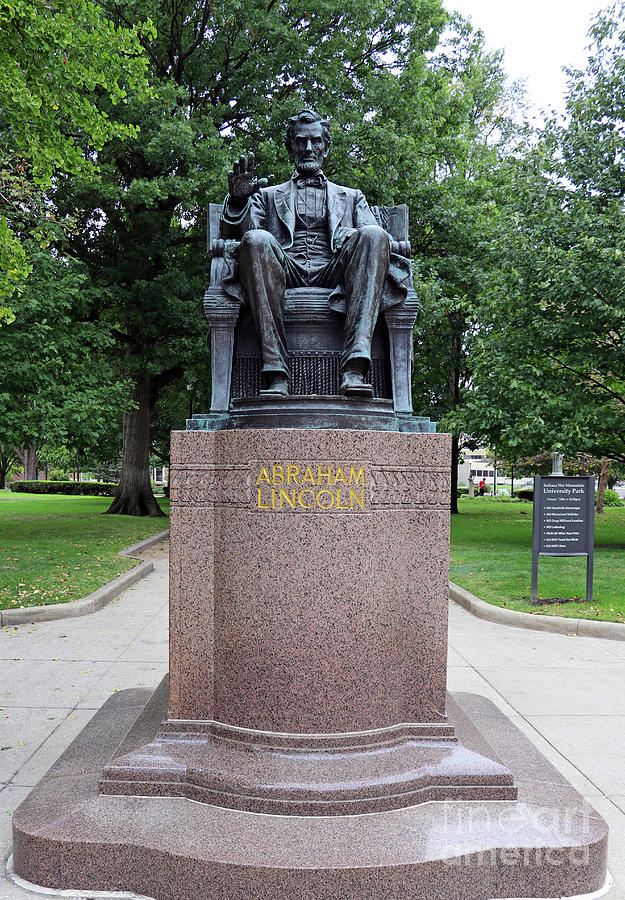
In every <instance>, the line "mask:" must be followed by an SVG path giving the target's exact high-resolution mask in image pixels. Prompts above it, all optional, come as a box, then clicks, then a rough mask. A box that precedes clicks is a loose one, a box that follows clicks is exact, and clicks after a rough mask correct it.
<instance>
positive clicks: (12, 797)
mask: <svg viewBox="0 0 625 900" xmlns="http://www.w3.org/2000/svg"><path fill="white" fill-rule="evenodd" d="M166 552H167V546H166V545H161V546H157V547H155V548H152V549H151V550H149V551H147V552H146V553H145V554H142V555H143V556H144V557H145V558H152V559H153V561H154V566H155V571H154V572H153V573H152V574H151V575H148V576H147V577H146V578H145V579H143V580H142V581H141V582H139V583H138V584H137V585H135V586H134V587H132V588H130V590H128V591H127V592H126V593H125V594H123V595H122V596H121V598H120V599H119V600H118V601H114V602H113V603H111V604H109V605H108V606H106V607H105V608H104V609H102V610H100V611H99V612H97V613H95V614H94V615H91V616H86V617H84V618H80V619H66V620H60V621H57V622H43V623H40V624H38V625H20V626H16V627H13V628H4V629H2V630H0V660H2V673H3V678H2V682H1V684H0V707H2V709H0V747H1V748H3V749H1V750H0V856H1V857H2V860H3V862H2V872H1V873H0V900H27V898H30V900H32V898H33V897H35V896H41V895H36V894H33V893H32V892H30V891H27V890H25V889H23V888H20V887H17V886H16V885H15V884H13V883H12V882H10V881H9V880H8V879H7V878H6V876H5V874H4V873H5V863H6V858H7V856H8V854H9V853H10V846H11V815H10V814H11V812H12V810H14V809H15V808H16V806H18V805H19V803H20V802H21V801H22V800H23V799H24V798H25V797H26V795H27V794H28V793H29V791H30V789H31V787H32V786H33V785H35V784H36V783H37V782H38V780H39V779H40V778H41V776H42V775H43V774H44V773H45V772H46V770H47V769H48V768H49V766H50V765H51V764H52V763H53V762H54V760H55V759H56V758H57V757H58V756H59V754H60V753H62V751H63V750H64V749H65V748H66V746H67V745H68V744H69V743H70V742H71V740H72V739H73V738H74V737H75V736H76V734H77V733H78V732H79V731H80V730H81V728H82V727H83V726H84V725H85V723H86V722H88V721H89V719H90V718H91V716H92V715H93V714H94V712H95V711H96V710H97V709H99V707H100V706H101V704H102V703H103V702H104V701H105V700H106V699H107V698H108V697H109V696H110V694H112V693H113V692H114V691H116V690H123V689H124V688H128V687H137V686H146V687H155V686H156V685H157V684H158V682H159V681H160V679H161V677H162V676H163V674H164V673H165V672H166V671H167V558H166ZM449 643H450V652H449V687H450V689H451V690H461V691H475V692H476V693H480V694H483V695H484V696H486V697H488V698H490V699H491V700H493V702H494V703H495V704H496V705H497V706H499V707H500V708H501V709H502V710H503V711H504V712H505V713H506V714H507V715H508V716H509V717H510V718H512V719H513V721H514V723H515V724H516V725H517V727H519V728H520V729H521V730H522V731H523V732H524V733H526V734H527V735H528V736H529V737H530V738H531V739H532V740H533V741H534V743H535V744H536V745H537V746H538V747H539V748H540V750H541V751H542V752H543V753H544V754H545V756H547V757H548V758H549V759H550V760H551V761H552V762H553V763H554V765H555V766H556V767H557V768H559V769H560V770H561V771H562V772H563V774H564V775H566V777H567V778H568V779H569V780H570V781H571V783H572V784H573V785H574V787H576V788H577V790H578V791H579V792H580V793H581V794H583V795H584V796H585V797H586V798H587V799H588V801H589V802H590V803H591V804H592V805H593V806H595V808H596V809H597V810H598V811H599V812H600V813H601V815H602V816H603V817H604V818H605V819H606V820H607V822H608V824H609V826H610V829H611V836H610V862H609V865H610V871H611V873H612V875H613V877H614V881H615V884H614V887H613V889H612V890H611V892H610V894H609V895H608V897H609V900H625V752H624V750H625V642H619V641H609V640H596V639H590V638H584V637H568V636H567V635H559V634H549V633H541V632H534V631H525V630H522V629H516V628H509V627H507V626H504V625H497V624H494V623H491V622H485V621H483V620H480V619H477V618H475V617H474V616H472V615H471V614H470V613H468V612H466V611H465V610H463V609H461V608H460V607H459V606H457V605H455V604H451V605H450V638H449ZM78 896H80V897H83V896H84V893H81V894H79V895H78ZM372 900H374V898H372Z"/></svg>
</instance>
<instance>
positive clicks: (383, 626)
mask: <svg viewBox="0 0 625 900" xmlns="http://www.w3.org/2000/svg"><path fill="white" fill-rule="evenodd" d="M448 459H449V436H448V435H435V434H423V435H420V434H400V433H392V432H371V431H370V432H358V431H332V430H323V431H321V430H312V429H299V430H291V429H268V430H262V429H250V430H248V431H232V432H174V433H173V435H172V480H171V501H172V510H171V539H170V554H171V555H170V559H171V563H170V566H171V579H170V605H171V627H170V633H171V638H170V679H171V688H170V707H169V717H170V718H171V719H174V720H180V719H183V720H184V719H191V720H208V721H217V722H221V723H224V724H227V725H233V726H235V727H238V728H249V729H255V730H259V731H269V732H276V733H296V734H301V733H305V734H315V733H325V734H335V733H337V732H352V731H368V730H372V729H377V728H388V727H392V726H395V725H397V724H400V723H423V722H425V723H435V722H444V721H445V661H446V654H447V591H448V559H449V463H448ZM289 466H291V467H292V468H291V476H292V478H291V483H287V479H288V467H289ZM274 467H276V468H275V477H274ZM309 467H310V469H309ZM308 469H309V473H308V475H307V470H308ZM265 472H266V473H267V477H268V478H269V479H270V481H271V482H273V481H276V482H277V483H276V484H275V485H274V484H273V483H267V480H266V477H265V475H264V473H265ZM328 472H331V473H332V475H331V479H330V478H328V477H327V474H328ZM281 478H284V480H285V483H283V484H279V483H278V482H280V479H281ZM296 480H297V483H296ZM330 480H331V481H332V482H333V483H331V484H330V483H329V482H330ZM313 481H314V484H313V483H312V482H313ZM280 489H282V490H283V491H285V493H286V495H287V496H286V497H285V496H284V495H280ZM259 490H260V492H261V494H260V502H259ZM273 490H275V491H276V494H275V495H273V493H272V492H273ZM339 492H340V493H339ZM352 492H353V493H352ZM280 501H282V507H280ZM293 502H295V508H294V509H293V508H292V507H291V505H290V503H293ZM273 506H275V508H272V507H273ZM417 623H418V627H417Z"/></svg>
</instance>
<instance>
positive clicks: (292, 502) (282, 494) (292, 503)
mask: <svg viewBox="0 0 625 900" xmlns="http://www.w3.org/2000/svg"><path fill="white" fill-rule="evenodd" d="M295 495H296V490H295V488H293V493H292V495H291V496H290V497H289V494H288V491H285V490H284V488H280V509H282V506H283V503H282V501H283V500H286V502H287V503H288V504H289V506H290V507H291V509H295Z"/></svg>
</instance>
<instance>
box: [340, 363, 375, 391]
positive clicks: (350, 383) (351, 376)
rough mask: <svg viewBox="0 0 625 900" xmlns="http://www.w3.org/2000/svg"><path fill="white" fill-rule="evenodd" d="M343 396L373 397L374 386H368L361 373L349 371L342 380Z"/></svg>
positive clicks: (344, 373)
mask: <svg viewBox="0 0 625 900" xmlns="http://www.w3.org/2000/svg"><path fill="white" fill-rule="evenodd" d="M341 394H345V396H347V397H373V385H371V384H367V382H366V381H365V379H364V375H362V373H361V372H354V371H352V370H350V369H347V370H346V371H345V372H343V376H342V378H341Z"/></svg>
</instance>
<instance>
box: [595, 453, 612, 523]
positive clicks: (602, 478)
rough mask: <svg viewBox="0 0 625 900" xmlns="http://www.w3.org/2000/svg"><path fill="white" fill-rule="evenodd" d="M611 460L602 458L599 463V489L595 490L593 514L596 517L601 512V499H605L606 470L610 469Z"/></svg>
mask: <svg viewBox="0 0 625 900" xmlns="http://www.w3.org/2000/svg"><path fill="white" fill-rule="evenodd" d="M611 462H612V460H611V459H608V458H607V457H605V456H604V458H603V459H602V461H601V473H600V475H599V487H598V488H597V506H596V509H595V512H596V514H597V515H598V516H600V515H601V513H602V512H603V498H604V497H605V489H606V487H607V486H608V470H609V468H610V463H611Z"/></svg>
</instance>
